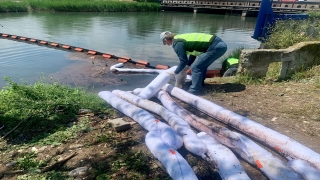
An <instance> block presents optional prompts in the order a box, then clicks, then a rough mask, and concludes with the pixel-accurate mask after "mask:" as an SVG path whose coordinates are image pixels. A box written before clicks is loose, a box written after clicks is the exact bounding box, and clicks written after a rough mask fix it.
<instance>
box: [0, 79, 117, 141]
mask: <svg viewBox="0 0 320 180" xmlns="http://www.w3.org/2000/svg"><path fill="white" fill-rule="evenodd" d="M5 80H6V81H7V86H6V87H4V88H3V89H2V90H1V91H0V109H1V112H3V113H0V119H1V122H0V123H2V124H5V126H6V127H7V128H8V129H12V128H13V127H14V126H16V125H17V124H18V123H19V122H21V121H23V120H25V122H24V123H23V124H22V125H21V128H20V129H19V128H18V129H17V130H16V131H15V132H14V133H12V135H11V137H12V136H13V138H14V137H15V136H17V135H18V134H21V133H23V132H27V133H26V134H28V135H26V136H24V139H23V141H25V142H27V141H29V140H31V139H33V138H34V137H37V138H36V139H33V142H35V141H38V140H39V138H45V137H47V136H50V135H51V134H52V133H55V132H57V133H58V132H59V131H60V132H62V131H63V133H62V134H59V135H57V136H56V138H58V139H60V140H59V141H57V140H55V141H56V142H63V139H67V137H71V136H72V135H74V134H73V133H75V131H69V132H64V131H65V130H66V129H67V128H66V125H67V124H68V123H70V121H71V122H73V121H74V119H75V118H76V116H77V115H78V112H79V109H91V110H92V111H93V112H101V111H104V110H105V109H111V107H110V106H109V105H108V104H107V103H106V102H105V101H103V100H102V99H101V98H99V97H98V96H97V95H96V94H90V93H87V92H86V91H85V89H83V88H80V87H76V88H71V87H69V86H66V85H62V84H59V83H57V82H53V83H44V82H42V81H40V82H37V83H35V84H34V85H27V84H26V83H22V84H18V83H16V82H13V81H12V80H11V79H10V78H5ZM73 128H78V129H81V131H82V132H88V131H90V129H87V125H86V124H80V125H79V126H75V127H73ZM69 130H70V129H69Z"/></svg>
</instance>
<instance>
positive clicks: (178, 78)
mask: <svg viewBox="0 0 320 180" xmlns="http://www.w3.org/2000/svg"><path fill="white" fill-rule="evenodd" d="M188 69H189V66H186V67H185V68H184V69H183V70H182V71H181V72H180V73H179V74H177V75H176V84H175V86H176V87H178V88H182V84H183V83H184V82H185V81H186V78H187V70H188Z"/></svg>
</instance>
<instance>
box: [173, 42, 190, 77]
mask: <svg viewBox="0 0 320 180" xmlns="http://www.w3.org/2000/svg"><path fill="white" fill-rule="evenodd" d="M173 49H174V51H175V52H176V54H177V56H178V58H179V60H180V63H179V65H178V67H177V69H176V70H175V71H174V73H175V74H179V73H180V71H182V70H183V69H184V67H185V66H186V65H188V62H189V60H188V57H187V53H186V50H185V48H184V44H183V43H182V42H176V43H174V44H173Z"/></svg>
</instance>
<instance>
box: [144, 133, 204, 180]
mask: <svg viewBox="0 0 320 180" xmlns="http://www.w3.org/2000/svg"><path fill="white" fill-rule="evenodd" d="M146 144H147V147H148V148H149V149H150V151H151V153H152V154H153V155H154V156H155V157H156V158H157V159H158V160H159V161H160V162H161V164H163V166H164V167H165V168H166V171H167V173H168V174H169V175H170V177H171V178H172V179H173V180H196V179H198V178H197V176H196V175H195V173H194V171H193V170H192V168H191V167H190V165H189V164H188V162H187V161H186V160H185V159H184V158H183V157H182V156H181V154H180V153H179V152H178V151H176V150H174V149H172V148H170V147H168V146H167V145H166V144H165V143H163V141H162V138H160V137H159V134H158V133H157V132H156V131H150V132H148V133H147V135H146Z"/></svg>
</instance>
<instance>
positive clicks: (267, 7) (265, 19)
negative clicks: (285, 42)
mask: <svg viewBox="0 0 320 180" xmlns="http://www.w3.org/2000/svg"><path fill="white" fill-rule="evenodd" d="M306 18H308V15H307V14H275V13H274V12H273V10H272V0H262V1H261V5H260V9H259V14H258V20H257V22H256V27H255V29H254V33H253V36H252V38H254V39H256V40H259V41H263V39H265V38H266V37H267V35H268V27H269V26H272V25H273V24H274V23H275V21H276V20H277V19H281V20H285V19H293V20H302V19H306Z"/></svg>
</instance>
